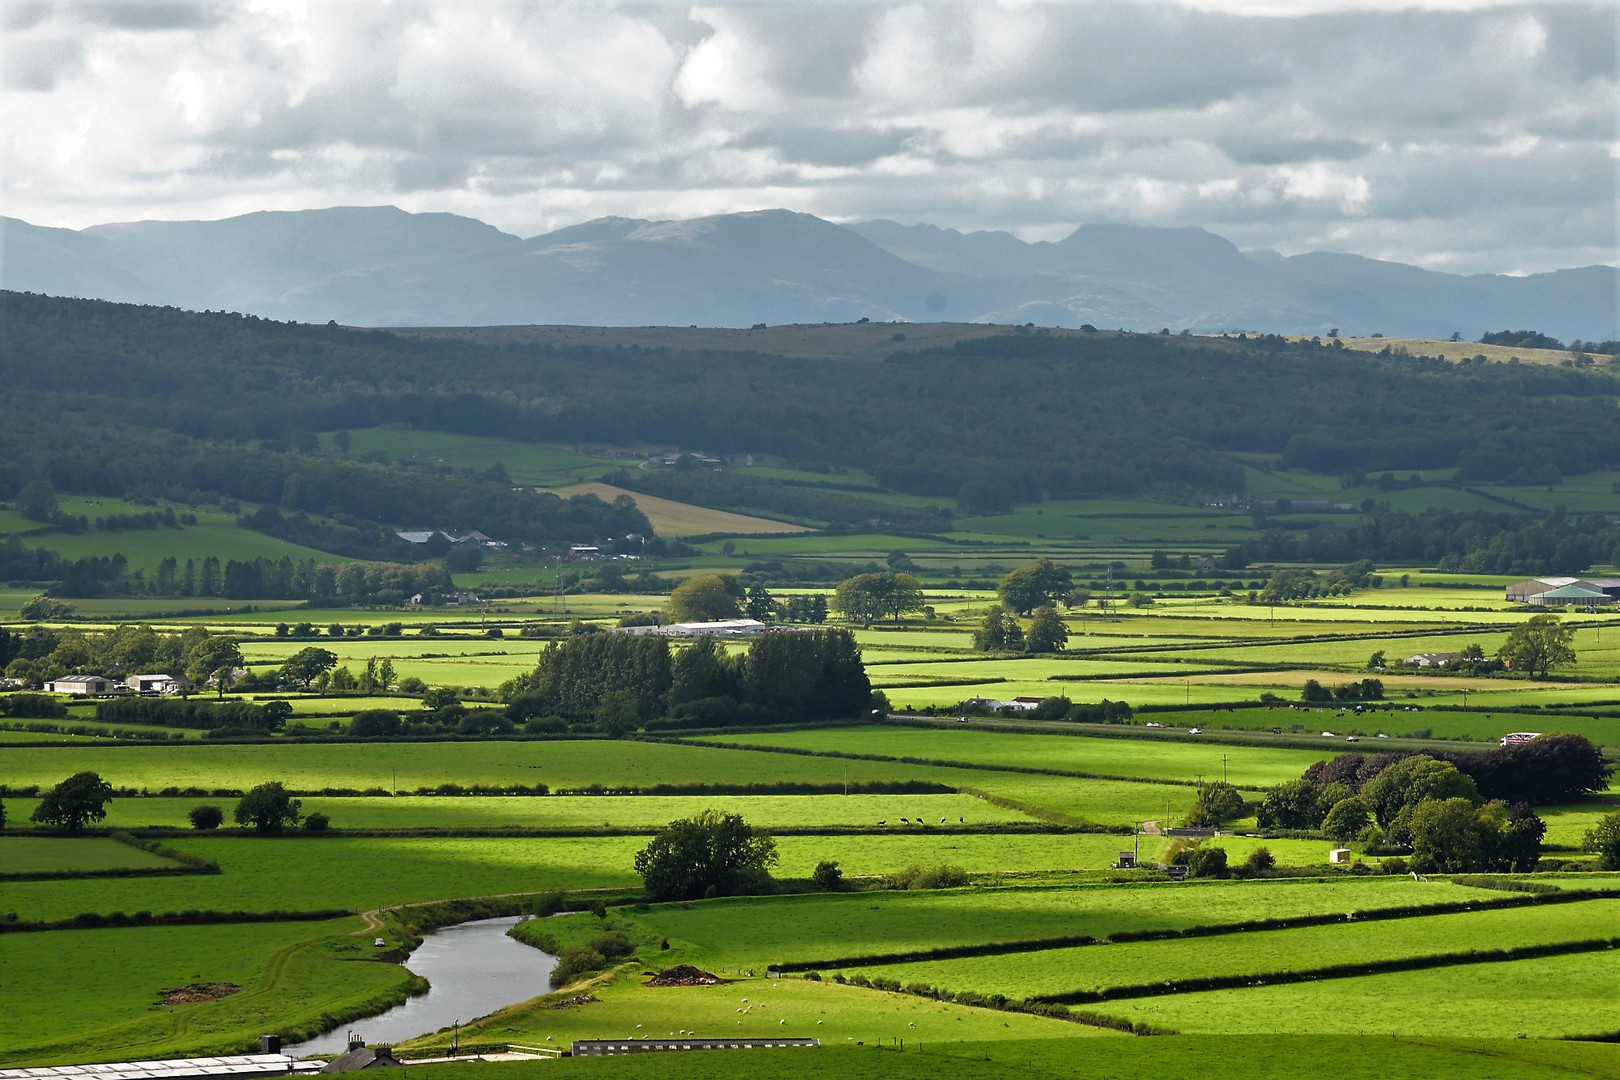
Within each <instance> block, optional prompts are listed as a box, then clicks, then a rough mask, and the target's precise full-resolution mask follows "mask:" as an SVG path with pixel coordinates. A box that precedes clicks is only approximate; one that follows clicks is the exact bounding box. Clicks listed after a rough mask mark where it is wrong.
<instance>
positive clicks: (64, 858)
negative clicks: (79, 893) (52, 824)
mask: <svg viewBox="0 0 1620 1080" xmlns="http://www.w3.org/2000/svg"><path fill="white" fill-rule="evenodd" d="M33 807H34V802H33V800H17V801H15V802H12V803H10V804H9V805H8V806H7V814H8V816H9V815H10V814H16V815H17V817H18V818H20V819H23V820H21V821H19V822H18V823H17V824H18V825H26V824H27V821H26V819H27V816H28V814H30V813H32V812H33ZM7 823H8V824H10V822H9V820H8V822H7ZM15 827H16V826H13V828H15ZM174 865H175V864H174V863H172V862H170V861H169V860H167V859H165V858H163V857H161V856H159V855H153V854H152V853H151V852H149V851H142V850H141V849H140V848H134V847H130V846H129V845H128V844H120V843H119V842H118V841H116V840H107V839H103V838H100V837H84V838H73V839H68V838H65V837H54V836H16V835H12V834H6V835H0V877H4V876H5V875H7V874H40V873H69V872H73V873H95V872H97V871H100V870H137V869H155V868H158V867H168V866H174Z"/></svg>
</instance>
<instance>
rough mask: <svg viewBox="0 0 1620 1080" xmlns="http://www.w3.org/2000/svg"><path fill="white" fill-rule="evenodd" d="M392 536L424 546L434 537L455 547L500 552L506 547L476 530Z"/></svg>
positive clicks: (410, 531) (416, 531) (421, 531)
mask: <svg viewBox="0 0 1620 1080" xmlns="http://www.w3.org/2000/svg"><path fill="white" fill-rule="evenodd" d="M394 535H395V536H397V537H398V538H399V539H401V540H403V541H405V542H406V543H407V544H425V543H427V542H428V541H430V540H432V539H433V538H434V537H435V536H442V537H444V538H445V539H446V540H448V541H450V543H451V545H452V546H455V547H481V548H488V549H490V550H491V551H501V550H503V549H505V547H506V544H504V543H503V542H501V541H500V540H494V539H491V538H490V537H488V536H485V535H484V534H483V533H481V532H479V531H478V530H477V529H472V530H470V531H468V532H454V531H452V530H450V529H407V530H405V531H404V532H396V533H395V534H394Z"/></svg>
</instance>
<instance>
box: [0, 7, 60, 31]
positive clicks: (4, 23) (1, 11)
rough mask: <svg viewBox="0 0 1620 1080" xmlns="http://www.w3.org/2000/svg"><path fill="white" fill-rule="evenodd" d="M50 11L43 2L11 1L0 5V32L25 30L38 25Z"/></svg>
mask: <svg viewBox="0 0 1620 1080" xmlns="http://www.w3.org/2000/svg"><path fill="white" fill-rule="evenodd" d="M50 11H51V6H50V4H48V3H46V2H45V0H11V2H9V3H6V4H0V30H7V31H11V30H27V29H29V28H30V27H33V26H37V25H39V23H40V22H41V21H42V20H43V19H44V18H45V16H47V15H49V14H50Z"/></svg>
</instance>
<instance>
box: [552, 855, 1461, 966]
mask: <svg viewBox="0 0 1620 1080" xmlns="http://www.w3.org/2000/svg"><path fill="white" fill-rule="evenodd" d="M937 861H938V860H936V863H937ZM925 865H932V864H925ZM1487 895H1493V894H1486V893H1481V892H1480V890H1478V889H1468V888H1465V887H1463V886H1460V885H1452V884H1450V883H1448V882H1434V883H1427V884H1419V883H1416V882H1413V881H1412V880H1411V879H1410V878H1399V877H1387V878H1344V879H1335V880H1331V881H1309V880H1292V881H1271V882H1266V881H1262V882H1205V883H1198V884H1188V885H1174V884H1170V883H1160V884H1144V885H1138V886H1135V887H1129V888H1118V887H1107V886H1086V887H1081V888H1041V889H1028V888H1023V889H1020V888H1005V889H979V890H962V889H951V890H944V891H921V892H880V893H846V894H832V895H828V894H811V895H806V896H784V897H773V898H766V899H728V900H711V901H704V902H701V903H694V904H692V905H691V906H690V907H689V908H683V907H682V906H681V905H679V904H655V905H652V907H651V908H650V910H649V911H647V912H645V913H642V912H635V911H631V910H628V909H619V910H616V911H615V912H614V913H613V914H612V915H610V917H609V925H610V926H613V927H618V928H623V929H625V930H626V932H627V934H628V935H629V936H630V938H631V940H632V941H634V942H637V943H638V944H639V945H646V944H649V943H650V944H655V945H656V944H657V943H659V942H661V941H662V940H663V939H666V938H667V939H668V940H669V942H670V945H671V950H670V952H669V955H668V957H667V960H668V962H669V963H680V962H686V963H694V964H698V965H700V966H704V967H712V968H728V969H733V970H735V969H747V968H755V969H756V970H763V968H764V966H765V965H766V964H769V963H803V962H812V961H820V960H825V959H832V958H835V957H845V956H866V955H873V954H880V953H892V952H898V951H904V950H912V949H929V948H940V947H945V946H953V945H966V944H979V943H988V942H1005V941H1019V940H1029V939H1036V938H1049V937H1059V936H1066V935H1075V934H1090V935H1092V936H1094V937H1099V938H1101V937H1106V936H1107V935H1109V934H1111V933H1116V932H1120V931H1126V930H1146V929H1170V928H1174V929H1180V928H1183V927H1188V926H1196V925H1208V924H1213V923H1227V922H1239V921H1243V920H1248V919H1256V918H1272V917H1283V916H1289V915H1304V914H1317V913H1323V912H1342V911H1358V910H1371V909H1374V908H1388V907H1400V906H1405V905H1409V904H1431V903H1447V902H1455V901H1459V900H1470V899H1473V900H1477V899H1481V898H1482V897H1484V896H1487ZM595 923H596V920H595V919H591V918H589V917H588V916H585V917H578V916H568V917H564V918H560V919H558V920H557V923H556V926H555V927H553V926H552V925H551V924H548V925H547V927H546V929H547V930H548V931H549V932H553V933H555V934H558V935H559V936H560V937H561V938H562V940H563V942H564V944H567V943H568V942H569V941H571V940H572V939H573V938H575V937H578V938H581V939H584V938H588V937H590V936H592V935H593V934H595V933H599V932H600V930H599V929H598V928H595V927H594V925H593V924H595ZM1378 925H1384V924H1378ZM783 926H791V927H792V928H793V932H792V933H791V934H784V933H783V932H782V927H783ZM1199 940H1200V941H1205V940H1207V941H1214V940H1216V939H1214V938H1210V939H1199ZM1122 947H1123V946H1106V947H1105V948H1122ZM1024 955H1026V957H1027V956H1030V955H1038V954H1024ZM975 962H977V961H975ZM1025 962H1026V963H1032V961H1029V960H1027V959H1026V961H1025ZM832 970H833V969H832V968H829V969H828V970H827V972H824V974H826V973H830V972H831V971H832ZM970 986H971V984H969V985H967V986H962V987H953V989H962V988H970Z"/></svg>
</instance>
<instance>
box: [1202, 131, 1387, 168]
mask: <svg viewBox="0 0 1620 1080" xmlns="http://www.w3.org/2000/svg"><path fill="white" fill-rule="evenodd" d="M1215 145H1216V146H1219V147H1220V148H1221V151H1222V152H1223V153H1225V154H1226V156H1227V157H1229V158H1231V159H1232V160H1233V161H1235V162H1237V163H1238V164H1241V165H1288V164H1293V163H1294V162H1301V161H1351V160H1353V159H1355V158H1358V157H1361V156H1363V155H1365V154H1366V153H1367V152H1368V151H1369V150H1371V149H1372V147H1370V146H1368V145H1367V144H1366V143H1364V142H1358V141H1357V140H1355V139H1289V138H1265V137H1263V136H1250V135H1245V134H1242V133H1239V134H1235V135H1228V136H1223V137H1221V138H1218V139H1216V140H1215Z"/></svg>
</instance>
